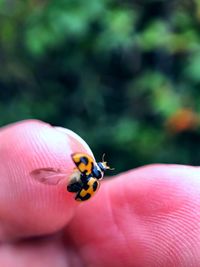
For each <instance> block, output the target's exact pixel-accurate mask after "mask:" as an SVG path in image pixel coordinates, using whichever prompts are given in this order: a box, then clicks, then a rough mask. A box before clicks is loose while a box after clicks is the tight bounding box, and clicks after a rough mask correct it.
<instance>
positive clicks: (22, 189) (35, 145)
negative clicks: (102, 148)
mask: <svg viewBox="0 0 200 267" xmlns="http://www.w3.org/2000/svg"><path fill="white" fill-rule="evenodd" d="M88 150H89V148H88V147H87V146H85V144H84V142H82V141H80V139H78V138H77V136H76V135H75V134H73V133H72V132H70V131H68V132H64V131H61V130H60V129H59V130H58V129H55V128H54V127H52V126H50V125H48V124H45V123H42V122H39V121H24V122H20V123H16V124H13V125H10V126H7V127H5V128H3V129H2V130H1V131H0V158H1V160H0V240H5V239H11V238H14V237H23V236H30V235H40V234H45V233H51V232H54V231H57V230H59V229H60V228H62V227H63V226H64V225H65V224H66V223H67V222H68V221H69V220H70V219H71V217H72V215H73V213H74V210H75V208H76V206H77V203H76V201H75V200H74V198H73V195H72V194H71V193H68V192H67V191H66V187H65V186H64V188H63V187H59V186H47V185H44V184H41V183H39V182H37V181H35V180H34V179H33V178H32V177H31V176H30V172H31V171H33V170H34V169H38V168H44V167H53V168H64V169H66V170H67V171H68V173H69V175H70V174H71V173H72V171H73V168H74V164H73V162H72V160H71V153H72V152H74V151H80V152H81V151H87V152H88V153H90V151H88Z"/></svg>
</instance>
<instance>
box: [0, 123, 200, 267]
mask: <svg viewBox="0 0 200 267" xmlns="http://www.w3.org/2000/svg"><path fill="white" fill-rule="evenodd" d="M72 151H73V152H75V151H77V152H86V153H89V154H91V155H92V153H91V151H90V150H89V148H88V146H87V145H86V144H85V143H84V142H83V141H82V140H81V139H80V138H79V137H77V136H76V135H74V134H73V132H71V131H69V130H65V129H62V128H61V129H60V128H54V127H52V126H50V125H48V124H45V123H42V122H39V121H34V120H30V121H23V122H20V123H16V124H13V125H9V126H7V127H4V128H2V129H1V131H0V158H1V161H0V241H1V245H0V266H3V267H18V266H19V267H26V266H31V267H45V266H49V267H51V266H52V267H55V266H56V267H64V266H65V267H68V266H70V267H93V266H95V267H106V266H109V267H110V266H115V267H121V266H123V267H124V266H126V267H129V266H130V267H198V266H200V252H199V251H200V178H199V177H200V170H199V168H197V167H190V166H181V165H159V164H156V165H150V166H145V167H141V168H138V169H135V170H131V171H129V172H126V173H122V174H119V175H118V176H117V177H114V178H113V179H109V180H108V181H106V180H104V181H102V183H101V187H100V190H99V192H98V193H97V194H96V195H95V196H94V197H93V198H92V199H91V200H89V201H87V202H85V203H78V202H76V201H75V200H74V198H73V195H72V194H71V193H68V192H67V191H66V189H65V186H46V185H43V184H41V183H38V182H37V181H34V180H33V179H32V178H31V177H30V175H29V173H30V171H32V170H33V169H35V168H40V167H56V168H58V167H62V168H66V169H67V170H68V171H69V174H70V172H71V171H73V168H74V164H73V162H72V161H71V158H70V155H71V153H72ZM114 167H115V168H116V169H117V166H114Z"/></svg>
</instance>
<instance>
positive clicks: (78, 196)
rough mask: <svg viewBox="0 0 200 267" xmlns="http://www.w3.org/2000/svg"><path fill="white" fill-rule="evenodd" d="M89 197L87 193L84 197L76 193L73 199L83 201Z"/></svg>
mask: <svg viewBox="0 0 200 267" xmlns="http://www.w3.org/2000/svg"><path fill="white" fill-rule="evenodd" d="M90 197H91V195H90V194H89V193H87V194H86V195H85V196H84V197H82V196H80V194H79V193H78V194H77V195H76V197H75V199H76V200H77V199H79V200H82V201H84V200H88V199H89V198H90Z"/></svg>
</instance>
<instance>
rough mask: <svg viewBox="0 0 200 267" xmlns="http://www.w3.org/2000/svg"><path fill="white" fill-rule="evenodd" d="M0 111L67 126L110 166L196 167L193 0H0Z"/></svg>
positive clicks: (199, 127) (197, 27) (199, 130)
mask: <svg viewBox="0 0 200 267" xmlns="http://www.w3.org/2000/svg"><path fill="white" fill-rule="evenodd" d="M0 114H1V115H0V126H3V125H5V124H7V123H11V122H15V121H18V120H23V119H28V118H37V119H40V120H44V121H46V122H49V123H51V124H53V125H59V126H63V127H67V128H70V129H72V130H73V131H75V132H76V133H78V134H79V135H80V136H82V137H83V138H84V139H85V140H86V142H87V143H88V144H89V145H90V147H91V148H92V150H93V152H94V154H95V155H96V158H97V159H101V155H102V154H103V153H104V152H105V153H106V155H107V160H108V161H109V163H110V164H111V165H112V166H113V167H115V169H116V170H115V172H116V173H117V172H120V171H123V170H127V169H129V168H133V167H136V166H140V165H144V164H149V163H154V162H163V163H180V164H193V165H200V117H199V114H200V2H199V1H198V0H196V1H192V0H190V1H189V0H188V1H184V0H180V1H176V0H174V1H169V0H167V1H165V0H162V1H153V0H149V1H143V0H138V1H136V0H135V1H134V0H92V1H86V0H52V1H49V0H26V1H16V0H0ZM13 134H14V133H13Z"/></svg>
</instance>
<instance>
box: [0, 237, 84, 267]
mask: <svg viewBox="0 0 200 267" xmlns="http://www.w3.org/2000/svg"><path fill="white" fill-rule="evenodd" d="M73 261H74V260H73V259H72V257H69V256H68V254H67V253H66V250H65V247H64V246H63V242H62V240H61V239H59V238H57V237H51V238H46V239H44V238H43V239H35V240H29V241H23V242H18V243H13V244H5V245H3V246H1V247H0V266H3V267H17V266H20V267H27V266H34V267H46V266H48V267H55V266H56V267H67V266H74V265H72V264H71V263H73ZM76 262H78V259H77V260H76ZM77 266H78V265H77ZM79 266H80V265H79Z"/></svg>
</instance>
